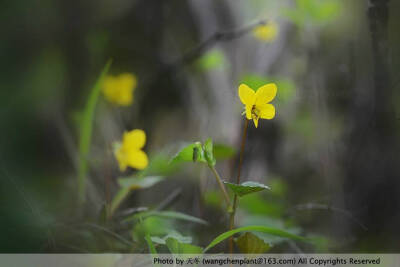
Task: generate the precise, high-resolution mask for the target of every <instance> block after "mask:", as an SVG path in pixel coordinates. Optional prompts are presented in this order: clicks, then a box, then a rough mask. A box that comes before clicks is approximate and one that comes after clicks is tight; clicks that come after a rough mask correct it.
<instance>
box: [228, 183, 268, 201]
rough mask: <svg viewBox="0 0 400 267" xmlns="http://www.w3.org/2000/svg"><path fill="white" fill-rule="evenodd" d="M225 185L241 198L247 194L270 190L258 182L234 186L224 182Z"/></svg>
mask: <svg viewBox="0 0 400 267" xmlns="http://www.w3.org/2000/svg"><path fill="white" fill-rule="evenodd" d="M224 184H226V186H227V187H229V189H231V190H232V191H233V193H235V194H236V195H238V196H239V197H242V196H244V195H247V194H251V193H255V192H260V191H263V190H265V189H270V188H269V187H268V186H266V185H263V184H260V183H257V182H251V181H248V182H244V183H242V184H240V185H238V184H232V183H229V182H224Z"/></svg>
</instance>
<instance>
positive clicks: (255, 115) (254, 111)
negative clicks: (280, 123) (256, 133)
mask: <svg viewBox="0 0 400 267" xmlns="http://www.w3.org/2000/svg"><path fill="white" fill-rule="evenodd" d="M251 117H253V119H257V118H258V117H260V111H259V110H258V109H257V108H256V106H253V108H252V109H251Z"/></svg>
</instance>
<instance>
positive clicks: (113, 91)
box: [103, 73, 137, 106]
mask: <svg viewBox="0 0 400 267" xmlns="http://www.w3.org/2000/svg"><path fill="white" fill-rule="evenodd" d="M136 84H137V80H136V77H135V76H134V75H133V74H130V73H123V74H120V75H119V76H107V77H106V78H105V80H104V83H103V94H104V97H105V98H106V99H107V100H108V101H110V102H111V103H113V104H115V105H119V106H129V105H130V104H132V100H133V90H134V89H135V88H136Z"/></svg>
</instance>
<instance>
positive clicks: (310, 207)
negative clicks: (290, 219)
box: [295, 203, 368, 231]
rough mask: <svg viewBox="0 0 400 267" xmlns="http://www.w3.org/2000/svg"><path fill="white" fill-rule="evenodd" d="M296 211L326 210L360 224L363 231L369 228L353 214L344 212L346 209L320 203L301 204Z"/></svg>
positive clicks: (296, 207)
mask: <svg viewBox="0 0 400 267" xmlns="http://www.w3.org/2000/svg"><path fill="white" fill-rule="evenodd" d="M295 209H296V210H326V211H333V212H337V213H340V214H342V215H344V216H345V217H347V218H348V219H349V220H351V221H353V222H354V223H356V224H358V225H359V226H360V227H361V228H362V229H363V230H365V231H367V230H368V228H367V227H366V226H365V225H364V224H362V223H361V222H360V221H359V220H358V219H357V218H355V217H354V216H353V215H352V214H351V212H349V211H347V210H344V209H340V208H336V207H332V206H330V205H325V204H319V203H307V204H301V205H297V206H295Z"/></svg>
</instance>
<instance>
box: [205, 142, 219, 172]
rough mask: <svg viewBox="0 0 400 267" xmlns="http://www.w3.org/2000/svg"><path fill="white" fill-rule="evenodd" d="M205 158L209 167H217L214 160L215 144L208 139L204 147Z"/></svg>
mask: <svg viewBox="0 0 400 267" xmlns="http://www.w3.org/2000/svg"><path fill="white" fill-rule="evenodd" d="M203 150H204V157H205V159H206V161H207V164H208V165H209V166H215V164H216V163H217V161H216V160H215V158H214V151H213V143H212V140H211V138H208V139H207V140H206V142H205V143H204V145H203Z"/></svg>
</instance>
